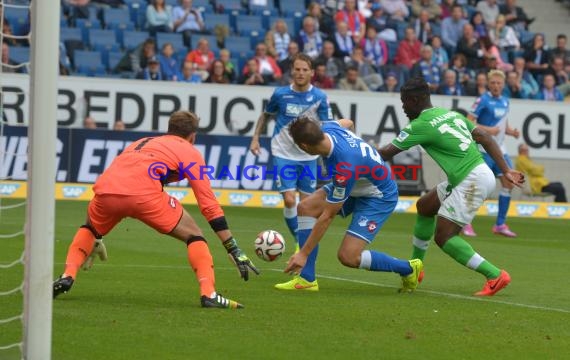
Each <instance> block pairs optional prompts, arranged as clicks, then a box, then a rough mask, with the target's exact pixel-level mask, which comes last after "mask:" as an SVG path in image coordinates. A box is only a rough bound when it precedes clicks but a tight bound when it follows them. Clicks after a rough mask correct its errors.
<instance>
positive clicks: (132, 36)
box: [122, 31, 149, 50]
mask: <svg viewBox="0 0 570 360" xmlns="http://www.w3.org/2000/svg"><path fill="white" fill-rule="evenodd" d="M148 38H149V35H148V33H147V32H144V31H125V32H124V33H123V43H122V46H123V49H125V50H132V49H134V48H136V47H137V46H139V45H140V44H142V43H143V42H144V41H145V40H146V39H148Z"/></svg>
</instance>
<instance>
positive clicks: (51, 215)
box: [23, 0, 60, 360]
mask: <svg viewBox="0 0 570 360" xmlns="http://www.w3.org/2000/svg"><path fill="white" fill-rule="evenodd" d="M59 18H60V2H59V1H44V0H42V1H32V8H31V30H32V33H31V56H30V63H31V67H30V102H29V104H30V111H29V114H30V119H29V126H28V139H29V149H28V193H27V198H28V206H27V214H26V215H27V216H26V218H27V224H26V248H25V264H26V266H25V279H24V280H25V281H24V284H25V285H24V339H23V340H24V348H23V357H24V359H27V360H36V359H50V358H51V333H52V291H53V290H52V281H53V256H54V221H55V201H54V198H55V196H54V195H55V174H56V169H55V166H56V141H57V121H56V113H57V79H58V76H59Z"/></svg>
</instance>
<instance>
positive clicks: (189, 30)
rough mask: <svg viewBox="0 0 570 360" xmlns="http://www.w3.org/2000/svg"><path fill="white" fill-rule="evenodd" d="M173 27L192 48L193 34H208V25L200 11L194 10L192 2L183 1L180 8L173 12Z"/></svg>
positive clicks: (190, 0) (188, 0) (177, 7)
mask: <svg viewBox="0 0 570 360" xmlns="http://www.w3.org/2000/svg"><path fill="white" fill-rule="evenodd" d="M172 26H173V28H174V31H176V32H178V33H182V34H183V36H184V44H185V45H186V46H187V47H189V48H191V47H192V44H191V37H192V34H196V33H198V34H204V33H206V32H207V31H206V25H205V24H204V19H203V18H202V14H201V13H200V10H198V9H193V8H192V0H181V1H180V6H176V7H174V9H173V10H172Z"/></svg>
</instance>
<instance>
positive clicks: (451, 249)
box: [441, 235, 501, 279]
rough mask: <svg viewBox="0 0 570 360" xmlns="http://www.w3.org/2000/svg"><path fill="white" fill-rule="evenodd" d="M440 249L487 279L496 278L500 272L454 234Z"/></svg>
mask: <svg viewBox="0 0 570 360" xmlns="http://www.w3.org/2000/svg"><path fill="white" fill-rule="evenodd" d="M441 249H442V250H443V251H444V252H445V253H446V254H447V255H449V256H451V257H452V258H453V259H455V261H457V262H458V263H460V264H461V265H463V266H466V267H468V268H470V269H472V270H475V271H477V272H478V273H480V274H482V275H484V276H485V277H486V278H487V279H494V278H497V277H498V276H499V275H500V274H501V270H499V268H497V267H496V266H495V265H493V264H491V263H490V262H488V261H487V260H485V259H484V258H483V257H482V256H481V255H479V254H478V253H476V252H475V250H473V248H472V247H471V245H469V243H468V242H467V241H465V240H463V239H462V238H461V237H460V236H457V235H456V236H454V237H452V238H451V239H449V240H447V242H446V243H445V244H444V245H443V247H442V248H441Z"/></svg>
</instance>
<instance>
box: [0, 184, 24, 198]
mask: <svg viewBox="0 0 570 360" xmlns="http://www.w3.org/2000/svg"><path fill="white" fill-rule="evenodd" d="M19 188H20V184H2V185H0V195H7V196H10V195H12V194H13V193H15V192H16V190H18V189H19Z"/></svg>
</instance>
